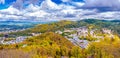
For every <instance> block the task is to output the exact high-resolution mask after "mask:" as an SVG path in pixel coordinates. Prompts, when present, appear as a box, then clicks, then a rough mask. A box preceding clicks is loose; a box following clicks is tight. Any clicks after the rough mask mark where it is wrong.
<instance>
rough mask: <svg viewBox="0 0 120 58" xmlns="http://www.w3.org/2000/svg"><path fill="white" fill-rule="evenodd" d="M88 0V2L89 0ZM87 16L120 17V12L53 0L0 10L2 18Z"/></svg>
mask: <svg viewBox="0 0 120 58" xmlns="http://www.w3.org/2000/svg"><path fill="white" fill-rule="evenodd" d="M86 1H87V2H88V0H86ZM91 1H93V0H91ZM73 3H75V4H76V5H78V6H83V5H84V3H79V2H73ZM88 4H89V3H88ZM86 5H87V4H86ZM85 18H98V19H119V18H120V12H119V11H112V12H98V9H92V10H90V9H76V7H75V6H71V5H65V4H60V5H57V4H55V3H54V2H52V1H51V0H45V1H44V2H42V4H41V5H40V6H38V5H34V4H32V3H31V4H30V5H29V6H27V7H26V8H25V9H22V10H19V9H16V7H13V5H12V6H10V7H9V8H7V9H3V10H0V19H18V20H19V19H30V20H33V19H34V20H44V21H47V20H64V19H70V20H78V19H85Z"/></svg>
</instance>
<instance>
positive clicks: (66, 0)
mask: <svg viewBox="0 0 120 58" xmlns="http://www.w3.org/2000/svg"><path fill="white" fill-rule="evenodd" d="M69 1H71V0H62V2H69Z"/></svg>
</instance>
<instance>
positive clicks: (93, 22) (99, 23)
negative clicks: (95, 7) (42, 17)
mask: <svg viewBox="0 0 120 58" xmlns="http://www.w3.org/2000/svg"><path fill="white" fill-rule="evenodd" d="M82 26H87V27H92V28H96V29H102V28H107V29H111V30H113V31H114V32H115V33H119V34H120V21H119V20H118V21H117V20H111V21H107V20H97V19H84V20H80V21H66V20H64V21H60V22H54V23H50V24H42V25H37V26H35V27H34V28H32V29H31V30H32V31H33V32H46V31H56V30H60V29H61V30H62V29H65V28H78V27H82Z"/></svg>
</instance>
